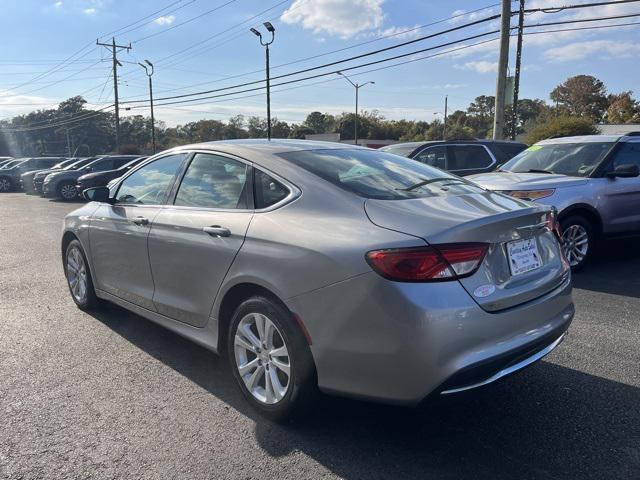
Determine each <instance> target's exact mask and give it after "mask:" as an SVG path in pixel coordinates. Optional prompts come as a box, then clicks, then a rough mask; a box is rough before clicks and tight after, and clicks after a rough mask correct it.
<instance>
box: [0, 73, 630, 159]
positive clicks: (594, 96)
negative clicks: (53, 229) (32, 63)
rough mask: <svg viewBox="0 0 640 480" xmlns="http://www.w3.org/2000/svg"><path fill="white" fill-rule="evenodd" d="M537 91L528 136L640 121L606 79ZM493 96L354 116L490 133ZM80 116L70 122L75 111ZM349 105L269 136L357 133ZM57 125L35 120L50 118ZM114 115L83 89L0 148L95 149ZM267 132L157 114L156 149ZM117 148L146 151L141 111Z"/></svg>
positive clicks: (412, 127)
mask: <svg viewBox="0 0 640 480" xmlns="http://www.w3.org/2000/svg"><path fill="white" fill-rule="evenodd" d="M549 98H550V100H551V102H552V103H548V102H546V101H545V100H542V99H528V98H524V99H521V100H519V101H518V109H517V113H518V115H517V119H516V122H515V131H516V133H517V134H518V135H519V136H523V135H524V138H525V140H526V141H527V142H529V143H533V142H535V141H538V140H540V139H542V138H548V137H551V136H559V135H577V134H590V133H597V131H598V130H597V125H598V124H602V123H615V124H618V123H640V103H639V102H638V101H637V100H635V99H634V98H633V93H632V92H631V91H624V92H620V93H609V92H608V91H607V89H606V87H605V85H604V83H603V82H602V81H601V80H599V79H597V78H596V77H593V76H590V75H578V76H575V77H571V78H569V79H567V80H566V81H565V82H563V83H561V84H560V85H558V86H557V87H556V88H554V89H553V90H552V91H551V92H550V95H549ZM494 103H495V99H494V97H492V96H489V95H481V96H479V97H477V98H476V99H475V100H474V101H473V102H471V103H470V104H469V106H468V107H467V108H466V109H465V110H455V111H453V112H451V114H450V115H449V116H448V119H447V126H446V131H445V126H444V124H443V122H442V121H441V120H440V119H436V120H433V121H431V122H427V121H421V120H389V119H386V118H385V117H384V116H383V115H381V114H380V113H379V112H378V111H377V110H372V111H363V112H361V113H360V115H359V116H358V134H359V137H360V138H362V139H387V140H398V141H413V140H415V141H421V140H439V139H442V138H443V137H446V138H447V139H471V138H487V137H490V136H491V135H492V128H493V116H494ZM510 108H511V107H509V109H508V110H507V129H508V130H507V131H511V129H513V128H514V124H513V120H512V110H510ZM78 117H80V118H82V120H81V121H77V122H73V119H74V118H78ZM354 117H355V116H354V114H353V113H348V112H344V113H342V114H339V115H332V114H329V113H323V112H319V111H314V112H311V113H309V115H307V117H306V119H305V120H304V121H303V122H302V123H299V124H298V123H287V122H285V121H282V120H279V119H277V118H273V119H272V136H273V137H274V138H305V135H309V134H316V133H318V134H321V133H339V134H340V137H341V138H342V139H351V138H353V136H354V124H355V118H354ZM62 122H69V123H67V124H64V125H60V126H58V127H48V128H40V127H42V126H46V125H47V124H53V123H56V124H60V123H62ZM114 123H115V122H114V116H113V113H111V112H106V111H95V110H91V109H89V108H86V101H85V99H84V98H82V97H80V96H76V97H72V98H70V99H68V100H65V101H63V102H62V103H60V104H59V106H58V107H57V108H55V109H47V110H37V111H33V112H30V113H28V114H26V115H19V116H16V117H13V118H11V119H9V120H2V121H0V155H14V156H16V155H25V156H28V155H43V154H67V152H68V151H70V153H71V154H72V155H78V156H81V155H94V154H100V153H109V152H113V151H114V149H115V140H114V139H115V132H114ZM266 136H267V121H266V119H265V118H263V117H259V116H249V117H245V116H243V115H236V116H233V117H231V118H229V119H228V120H227V121H226V122H224V121H219V120H209V119H203V120H198V121H194V122H188V123H185V124H183V125H177V126H175V127H168V126H166V125H165V124H164V123H163V122H161V121H160V122H156V138H157V144H158V149H160V150H162V149H166V148H170V147H173V146H176V145H184V144H189V143H196V142H206V141H212V140H225V139H237V138H261V137H266ZM120 143H121V152H122V153H138V152H140V153H148V152H149V151H150V150H151V124H150V120H149V118H148V117H146V116H142V115H133V116H125V117H123V118H122V119H121V122H120Z"/></svg>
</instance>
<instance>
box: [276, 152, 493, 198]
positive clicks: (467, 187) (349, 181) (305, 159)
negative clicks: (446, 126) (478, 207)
mask: <svg viewBox="0 0 640 480" xmlns="http://www.w3.org/2000/svg"><path fill="white" fill-rule="evenodd" d="M278 156H279V157H281V158H284V159H285V160H287V161H289V162H291V163H294V164H295V165H298V166H300V167H302V168H304V169H305V170H308V171H309V172H311V173H313V174H315V175H317V176H319V177H322V178H323V179H325V180H327V181H329V182H331V183H333V184H334V185H336V186H338V187H340V188H342V189H344V190H347V191H350V192H353V193H355V194H356V195H360V196H362V197H366V198H376V199H382V200H402V199H407V198H421V197H433V196H436V195H443V194H463V193H481V192H483V191H484V190H483V189H482V188H480V187H479V186H477V185H475V184H473V183H471V182H469V181H467V180H463V179H461V178H460V177H456V176H455V175H452V174H450V173H447V172H444V171H442V170H439V169H437V168H434V167H430V166H428V165H425V164H423V163H420V162H416V161H415V160H409V159H408V158H404V157H399V156H398V155H392V154H390V153H387V152H380V151H375V150H360V149H348V150H342V149H335V150H308V151H301V152H286V153H281V154H279V155H278Z"/></svg>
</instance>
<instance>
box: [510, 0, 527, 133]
mask: <svg viewBox="0 0 640 480" xmlns="http://www.w3.org/2000/svg"><path fill="white" fill-rule="evenodd" d="M523 34H524V0H520V11H519V12H518V44H517V48H516V73H515V78H514V85H513V109H512V112H513V116H512V118H511V124H512V126H511V140H515V139H516V135H517V133H518V96H519V94H520V64H521V62H522V36H523Z"/></svg>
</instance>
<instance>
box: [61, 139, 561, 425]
mask: <svg viewBox="0 0 640 480" xmlns="http://www.w3.org/2000/svg"><path fill="white" fill-rule="evenodd" d="M84 195H85V197H86V198H87V199H89V200H92V201H91V202H90V203H88V204H86V205H84V206H83V207H81V208H80V209H78V210H76V211H75V212H73V213H71V214H69V215H68V216H67V218H66V220H65V227H64V233H63V236H62V245H61V246H62V258H63V265H64V269H65V273H66V276H67V280H68V283H69V289H70V292H71V295H72V298H73V300H74V301H75V303H76V304H77V305H78V307H80V308H82V309H92V308H97V307H99V305H100V303H101V302H103V301H109V302H113V303H115V304H118V305H120V306H122V307H124V308H126V309H128V310H131V311H133V312H135V313H138V314H139V315H141V316H143V317H146V318H148V319H150V320H152V321H154V322H157V323H159V324H160V325H163V326H164V327H166V328H169V329H171V330H173V331H175V332H176V333H178V334H180V335H183V336H185V337H187V338H189V339H191V340H193V341H194V342H196V343H198V344H200V345H202V346H204V347H206V348H209V349H211V350H213V351H214V352H217V353H220V354H225V355H228V356H229V358H230V364H231V365H232V370H233V373H234V376H235V378H236V379H237V382H238V385H239V386H240V389H241V390H242V392H243V394H244V395H245V397H246V398H247V400H248V401H249V402H250V403H251V404H252V405H253V406H254V407H256V408H257V409H258V410H260V411H261V412H262V413H264V414H265V415H268V416H270V417H272V418H283V417H287V416H290V415H294V414H300V413H302V412H304V411H305V410H306V409H308V407H309V405H311V403H312V401H313V399H314V398H315V397H316V394H317V392H318V391H322V392H327V393H333V394H339V395H346V396H351V397H356V398H362V399H367V400H373V401H380V402H386V403H393V404H401V405H416V404H418V403H419V402H420V401H422V400H423V399H424V398H425V397H427V396H429V395H447V394H452V393H455V392H459V391H464V390H469V389H473V388H476V387H479V386H482V385H485V384H488V383H491V382H493V381H495V380H497V379H499V378H501V377H504V376H505V375H507V374H510V373H512V372H515V371H517V370H519V369H521V368H523V367H525V366H527V365H529V364H531V363H533V362H534V361H536V360H538V359H540V358H542V357H543V356H544V355H546V354H547V353H549V352H550V351H551V350H553V349H554V348H555V347H556V346H557V345H558V344H559V343H560V342H561V341H562V339H563V337H564V335H565V332H566V330H567V328H568V327H569V324H570V322H571V320H572V318H573V314H574V307H573V303H572V299H571V279H570V269H569V266H568V264H567V262H566V259H565V258H564V257H563V255H562V253H561V248H560V245H559V243H558V239H557V234H558V232H557V226H556V224H555V216H554V214H553V212H552V211H551V209H550V208H549V207H546V206H542V205H536V204H533V203H529V202H526V201H523V200H518V199H515V198H511V197H508V196H506V195H502V194H499V193H492V192H489V191H486V190H484V189H482V188H480V187H478V186H477V185H475V184H473V183H471V182H469V181H467V180H464V179H461V178H459V177H456V176H454V175H451V174H448V173H445V172H443V171H441V170H438V169H436V168H433V167H430V166H427V165H424V164H421V163H419V162H415V161H413V160H410V159H406V158H403V157H399V156H396V155H392V154H388V153H384V152H377V151H375V150H369V149H365V148H358V147H352V146H346V145H341V144H331V143H322V142H308V141H281V140H277V141H271V142H268V141H263V140H245V141H226V142H212V143H203V144H198V145H190V146H184V147H179V148H176V149H173V150H169V151H166V152H163V153H161V154H158V155H156V156H154V157H152V158H150V159H149V160H147V161H146V162H144V163H143V164H141V165H139V166H138V167H136V168H135V169H133V170H132V171H130V172H129V173H128V174H127V175H126V176H124V177H123V178H121V179H119V180H118V181H116V182H115V183H113V184H111V185H110V187H109V188H106V187H98V188H94V189H89V190H87V191H85V193H84Z"/></svg>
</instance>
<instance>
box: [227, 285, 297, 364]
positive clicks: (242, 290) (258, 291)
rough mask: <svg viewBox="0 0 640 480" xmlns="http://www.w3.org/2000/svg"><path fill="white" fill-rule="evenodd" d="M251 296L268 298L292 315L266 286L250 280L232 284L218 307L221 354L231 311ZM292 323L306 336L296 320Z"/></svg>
mask: <svg viewBox="0 0 640 480" xmlns="http://www.w3.org/2000/svg"><path fill="white" fill-rule="evenodd" d="M251 297H265V298H268V299H269V300H272V301H273V302H275V303H277V304H279V305H280V306H281V307H282V308H284V309H285V311H287V312H290V313H291V315H292V316H293V312H291V310H290V309H289V307H287V305H286V304H285V303H284V302H283V301H282V300H281V299H280V297H278V295H276V294H275V293H273V292H272V291H271V290H269V289H268V288H266V287H264V286H262V285H258V284H257V283H251V282H244V283H238V284H236V285H234V286H233V287H231V288H230V289H229V290H227V291H226V292H225V293H224V296H223V298H222V301H221V302H220V307H219V308H218V315H217V318H218V352H220V353H221V354H223V353H225V352H224V350H225V348H226V338H227V335H228V332H229V326H230V325H231V319H232V318H233V313H234V312H235V311H236V309H237V308H238V307H239V306H240V304H241V303H242V302H244V301H245V300H247V299H249V298H251ZM292 323H295V327H296V328H298V330H299V331H300V333H301V334H302V335H303V336H305V338H306V337H307V333H306V332H304V331H303V327H301V326H300V325H298V324H297V322H292Z"/></svg>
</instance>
